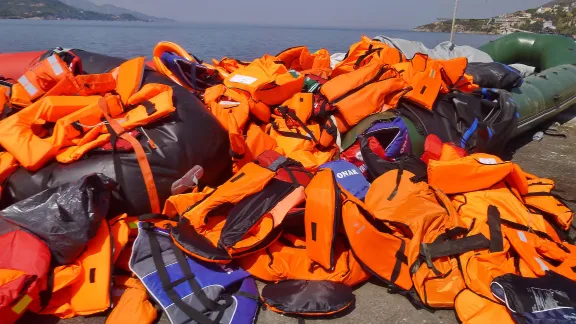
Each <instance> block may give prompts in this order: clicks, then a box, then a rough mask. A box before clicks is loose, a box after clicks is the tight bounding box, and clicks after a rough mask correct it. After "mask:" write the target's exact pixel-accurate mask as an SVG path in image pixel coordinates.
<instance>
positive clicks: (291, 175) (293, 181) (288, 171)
mask: <svg viewBox="0 0 576 324" xmlns="http://www.w3.org/2000/svg"><path fill="white" fill-rule="evenodd" d="M283 169H284V170H285V171H286V172H287V173H288V175H289V176H290V180H292V183H293V184H295V185H300V184H299V183H298V180H297V179H296V176H295V175H294V172H292V170H290V168H283Z"/></svg>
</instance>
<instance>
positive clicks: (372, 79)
mask: <svg viewBox="0 0 576 324" xmlns="http://www.w3.org/2000/svg"><path fill="white" fill-rule="evenodd" d="M387 70H388V69H387V68H386V67H385V66H381V67H380V70H379V71H378V73H376V75H375V76H373V77H372V78H371V79H370V80H368V81H367V82H365V83H363V84H361V85H359V86H357V87H356V88H353V89H350V90H348V91H347V92H346V93H344V94H343V95H341V96H340V97H338V98H336V99H334V100H332V101H330V104H331V105H335V104H337V103H338V102H340V101H342V100H344V99H346V98H347V97H349V96H351V95H352V94H353V93H354V92H358V91H360V90H362V89H363V88H364V87H366V86H368V85H370V84H371V83H374V82H375V81H376V80H378V79H379V78H380V77H381V76H382V75H383V74H384V72H386V71H387Z"/></svg>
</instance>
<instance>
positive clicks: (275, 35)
mask: <svg viewBox="0 0 576 324" xmlns="http://www.w3.org/2000/svg"><path fill="white" fill-rule="evenodd" d="M362 35H366V36H369V37H374V36H377V35H386V36H389V37H395V38H404V39H408V40H415V41H420V42H423V43H424V44H425V45H426V46H427V47H434V46H436V45H437V44H438V43H440V42H443V41H447V40H449V39H450V35H449V34H445V33H423V32H411V31H400V30H387V29H385V28H382V29H344V28H342V29H334V28H303V27H302V28H300V27H272V26H238V25H226V24H213V25H208V24H193V23H145V22H100V21H43V20H0V53H1V52H20V51H36V50H45V49H52V48H55V47H63V48H79V49H84V50H87V51H92V52H98V53H101V54H107V55H111V56H119V57H124V58H130V57H134V56H148V57H149V58H150V57H151V56H152V50H153V48H154V46H155V45H156V44H157V43H158V42H159V41H173V42H176V43H178V44H180V45H181V46H183V47H184V48H185V49H186V50H188V51H189V52H191V53H193V54H194V55H196V56H197V57H198V58H200V59H203V60H207V59H211V58H218V59H220V58H221V57H223V56H230V57H234V58H237V59H240V60H252V59H254V58H256V57H259V56H262V55H263V54H265V53H269V54H277V53H278V52H280V51H282V50H284V49H286V48H289V47H294V46H299V45H306V46H308V48H309V49H310V50H312V51H314V50H317V49H320V48H326V49H328V50H329V51H330V53H336V52H346V51H347V49H348V47H349V46H350V45H351V44H353V43H355V42H358V41H359V40H360V37H361V36H362ZM495 38H497V36H488V35H472V34H457V35H456V38H455V40H456V44H458V45H471V46H474V47H477V46H480V45H482V44H484V43H486V42H488V41H490V40H493V39H495Z"/></svg>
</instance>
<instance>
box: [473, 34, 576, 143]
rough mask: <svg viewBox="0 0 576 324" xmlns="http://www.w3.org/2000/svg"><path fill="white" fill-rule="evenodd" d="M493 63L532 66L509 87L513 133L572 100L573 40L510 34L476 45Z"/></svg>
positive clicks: (575, 90)
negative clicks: (514, 116) (513, 107)
mask: <svg viewBox="0 0 576 324" xmlns="http://www.w3.org/2000/svg"><path fill="white" fill-rule="evenodd" d="M480 50H482V51H484V52H486V53H488V54H489V55H490V56H491V57H492V59H493V60H494V61H496V62H500V63H505V64H513V63H521V64H526V65H530V66H534V67H535V68H536V72H537V73H536V74H533V75H531V76H528V77H527V78H525V79H524V84H522V86H521V87H520V88H516V89H514V90H512V97H513V98H514V100H515V101H516V104H517V105H518V112H519V114H520V118H519V120H518V128H517V129H516V131H515V132H514V134H513V135H514V136H515V135H518V134H520V133H522V132H525V131H527V130H530V129H532V128H534V127H536V126H538V124H540V123H542V122H544V121H546V120H548V119H550V118H552V117H554V116H555V115H557V114H558V113H560V112H562V111H564V110H565V109H567V108H569V107H571V106H572V105H574V104H575V103H576V52H575V50H576V43H575V42H574V40H572V39H570V38H568V37H564V36H558V35H540V34H529V33H514V34H510V35H506V36H504V37H502V38H499V39H497V40H494V41H491V42H489V43H487V44H485V45H483V46H481V47H480Z"/></svg>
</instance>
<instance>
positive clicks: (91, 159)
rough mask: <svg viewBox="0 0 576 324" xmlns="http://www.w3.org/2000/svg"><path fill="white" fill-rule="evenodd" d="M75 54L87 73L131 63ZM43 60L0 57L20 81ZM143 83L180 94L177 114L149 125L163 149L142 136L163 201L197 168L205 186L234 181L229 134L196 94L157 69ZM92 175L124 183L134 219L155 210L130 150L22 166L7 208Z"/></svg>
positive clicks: (6, 191)
mask: <svg viewBox="0 0 576 324" xmlns="http://www.w3.org/2000/svg"><path fill="white" fill-rule="evenodd" d="M74 53H75V54H76V55H77V56H79V57H80V59H81V60H82V67H83V69H84V72H85V73H88V74H93V73H104V72H107V71H109V70H111V69H113V68H115V67H117V66H118V65H120V64H121V63H122V62H124V61H125V60H124V59H121V58H115V57H110V56H105V55H101V54H95V53H90V52H85V51H80V50H74ZM2 55H7V54H2ZM37 56H38V53H34V54H32V53H19V54H10V57H13V58H15V60H14V61H12V62H10V64H7V63H6V61H5V60H4V59H5V58H6V56H0V62H2V65H0V74H4V75H7V74H8V73H14V72H15V71H19V72H18V75H16V77H15V79H17V78H18V77H19V76H20V75H21V74H22V73H23V72H24V71H25V69H26V68H27V67H28V64H29V63H30V62H29V61H26V60H27V59H30V58H32V59H35V58H36V57H37ZM21 57H22V58H21ZM11 65H13V66H11ZM16 65H19V66H16ZM18 69H19V70H18ZM7 71H8V72H7ZM143 83H144V84H147V83H161V84H167V85H170V86H172V88H173V90H174V97H173V100H174V105H175V106H176V111H175V112H174V113H173V114H172V115H170V116H168V117H166V118H163V119H161V120H159V121H157V122H155V123H153V124H149V125H146V126H145V127H144V131H145V132H146V134H147V135H148V136H149V137H150V138H151V139H152V140H153V141H154V142H155V144H156V146H157V149H155V150H151V149H150V148H149V146H148V144H147V138H146V137H145V136H140V138H139V140H140V142H141V143H142V146H143V147H144V149H145V151H146V154H147V158H148V161H149V163H150V166H151V168H152V173H153V174H154V181H155V183H156V187H157V190H158V195H159V198H160V200H161V203H163V202H164V201H165V200H166V199H167V198H168V197H169V196H170V187H171V186H172V183H173V182H174V181H176V180H178V179H179V178H181V177H182V176H183V175H185V174H186V172H187V171H189V170H190V169H191V168H192V167H193V166H195V165H201V166H202V167H203V168H204V175H203V177H202V179H201V183H202V184H205V185H211V186H217V185H219V184H221V183H223V182H224V181H225V180H226V179H228V178H229V177H230V176H231V174H232V166H231V160H230V159H229V158H228V156H229V155H228V154H229V153H228V152H229V141H228V135H227V133H226V131H225V130H224V129H223V128H222V127H221V126H220V124H219V123H218V121H217V120H216V118H214V117H213V115H212V114H211V113H210V111H208V109H206V107H204V105H203V104H202V103H201V102H200V100H198V99H197V98H196V97H195V96H194V95H193V94H192V93H191V92H189V91H188V90H186V89H184V88H182V87H181V86H179V85H177V84H175V83H174V82H172V81H171V80H169V79H167V78H166V77H164V76H162V75H161V74H159V73H158V72H156V71H153V70H150V69H147V70H146V71H145V72H144V82H143ZM92 173H103V174H104V175H106V176H108V177H110V178H112V179H115V180H116V182H118V184H119V186H120V192H121V195H122V198H123V199H124V200H125V201H126V204H125V210H123V212H127V213H129V214H130V215H141V214H145V213H149V212H150V205H149V203H148V195H147V192H146V188H145V186H144V180H143V179H142V174H141V171H140V167H139V166H138V162H137V159H136V155H135V154H134V153H128V152H123V153H120V152H116V153H114V154H113V153H111V152H105V153H96V152H92V153H91V154H87V155H86V156H85V158H84V159H81V160H79V161H76V162H73V163H71V164H60V163H58V162H52V163H49V164H47V165H46V166H44V167H43V168H42V169H40V170H38V171H36V172H35V173H32V172H29V171H27V170H26V169H24V168H19V169H18V170H17V171H16V172H15V173H14V174H13V175H12V176H11V177H10V178H9V179H8V180H7V182H6V183H5V184H4V186H3V191H2V205H3V206H7V205H9V204H11V203H14V202H17V201H20V200H22V199H25V198H28V197H30V196H32V195H34V194H36V193H38V192H40V191H42V190H45V189H47V188H50V187H55V186H58V185H61V184H64V183H68V182H73V181H77V180H78V179H80V178H82V177H84V176H85V175H88V174H92Z"/></svg>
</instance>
